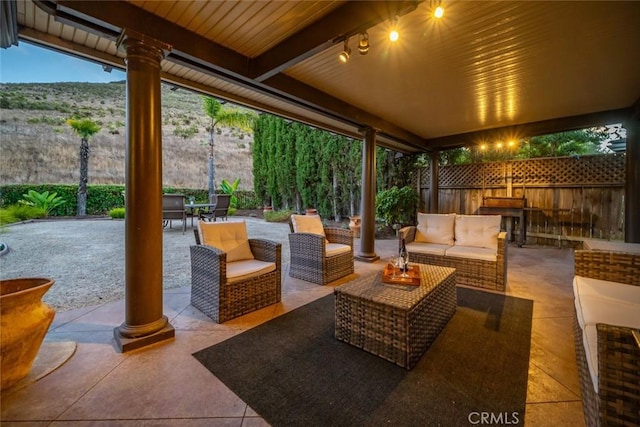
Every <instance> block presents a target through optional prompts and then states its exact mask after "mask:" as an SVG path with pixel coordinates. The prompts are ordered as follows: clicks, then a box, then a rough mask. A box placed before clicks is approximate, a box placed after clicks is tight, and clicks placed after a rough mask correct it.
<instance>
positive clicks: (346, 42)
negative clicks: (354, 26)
mask: <svg viewBox="0 0 640 427" xmlns="http://www.w3.org/2000/svg"><path fill="white" fill-rule="evenodd" d="M349 56H351V49H350V48H349V39H348V38H347V39H345V40H344V48H343V49H342V52H340V55H338V59H339V60H340V62H342V63H345V62H347V61H348V60H349Z"/></svg>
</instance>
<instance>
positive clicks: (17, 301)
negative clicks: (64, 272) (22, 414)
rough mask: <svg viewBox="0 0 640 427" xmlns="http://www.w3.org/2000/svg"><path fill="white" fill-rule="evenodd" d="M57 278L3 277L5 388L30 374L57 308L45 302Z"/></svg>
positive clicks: (0, 360) (0, 344)
mask: <svg viewBox="0 0 640 427" xmlns="http://www.w3.org/2000/svg"><path fill="white" fill-rule="evenodd" d="M53 283H54V281H53V280H51V279H44V278H21V279H8V280H0V371H1V372H2V381H1V382H2V390H4V389H6V388H9V387H11V386H12V385H14V384H16V383H17V382H18V381H20V380H21V379H23V378H24V377H26V376H27V375H28V374H29V370H30V369H31V365H33V361H34V360H35V358H36V356H37V355H38V351H39V350H40V345H41V344H42V341H43V340H44V336H45V335H46V333H47V330H48V329H49V326H50V325H51V322H52V321H53V317H54V316H55V310H54V309H53V308H51V307H49V306H48V305H47V304H45V303H43V302H42V296H43V295H44V294H45V293H46V292H47V291H48V290H49V288H50V287H51V286H52V285H53Z"/></svg>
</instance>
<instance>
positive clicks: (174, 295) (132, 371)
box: [1, 218, 583, 426]
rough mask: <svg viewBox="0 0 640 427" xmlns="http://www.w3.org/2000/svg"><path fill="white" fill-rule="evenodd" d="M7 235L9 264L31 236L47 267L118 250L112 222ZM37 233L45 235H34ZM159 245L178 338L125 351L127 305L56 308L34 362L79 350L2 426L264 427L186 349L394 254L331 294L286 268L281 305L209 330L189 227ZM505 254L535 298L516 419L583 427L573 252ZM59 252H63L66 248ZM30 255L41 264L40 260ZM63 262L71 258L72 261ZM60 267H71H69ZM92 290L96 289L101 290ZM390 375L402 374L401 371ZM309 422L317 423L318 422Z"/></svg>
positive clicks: (274, 230) (8, 408) (261, 229)
mask: <svg viewBox="0 0 640 427" xmlns="http://www.w3.org/2000/svg"><path fill="white" fill-rule="evenodd" d="M241 219H245V220H246V221H247V224H248V227H249V234H250V235H261V236H264V237H265V238H271V239H275V240H278V241H281V242H282V243H283V246H284V248H283V252H284V253H285V254H286V253H287V251H288V242H287V238H286V235H287V233H288V226H287V225H286V224H273V223H266V222H264V221H262V220H257V219H251V218H232V219H231V220H234V221H237V220H241ZM70 230H72V232H71V231H70ZM8 233H9V234H10V235H11V241H12V242H14V243H13V244H12V246H13V250H14V252H13V254H12V255H13V256H18V255H19V253H21V252H23V251H26V250H27V249H28V248H29V247H30V245H34V244H36V243H35V241H36V240H38V242H39V243H37V244H38V245H39V247H41V248H42V251H41V254H42V255H38V256H34V257H32V261H34V262H40V263H42V264H46V261H45V260H44V258H46V257H47V256H46V254H47V253H48V251H47V250H46V246H48V245H51V244H56V242H60V239H59V238H58V237H57V236H58V235H59V234H66V235H67V236H68V240H67V244H68V245H69V246H74V245H77V241H78V240H82V239H86V234H87V233H98V234H99V235H101V236H110V237H109V239H108V240H109V241H116V242H117V241H123V240H124V224H123V223H122V222H121V221H110V220H82V221H78V220H54V221H44V222H34V223H27V224H19V225H14V226H11V227H9V230H8ZM41 233H43V234H44V236H48V237H44V236H43V237H41V238H40V239H35V238H34V237H35V236H37V235H42V234H41ZM71 234H73V237H72V236H71ZM83 236H84V237H83ZM163 240H164V244H165V246H168V247H171V248H173V251H172V254H171V255H167V259H166V262H169V263H171V264H173V265H174V266H175V269H174V270H176V271H166V275H168V276H170V277H171V280H167V283H169V282H171V283H176V284H177V283H184V284H185V285H183V286H178V287H174V288H171V289H166V290H164V291H163V301H164V304H163V307H164V313H166V315H167V317H168V318H169V321H170V322H171V324H172V325H174V327H175V328H176V338H175V340H171V341H166V342H164V343H159V344H157V345H154V346H150V347H148V348H146V349H141V350H137V351H133V352H130V353H125V354H122V353H119V352H117V351H116V346H115V343H114V341H113V328H114V327H116V326H117V325H118V324H119V323H120V322H121V321H122V318H123V316H124V311H125V302H124V300H122V299H118V300H115V301H108V302H106V303H103V304H98V305H91V306H88V307H85V308H79V309H73V310H60V311H58V313H57V314H56V318H55V320H54V324H53V326H52V328H51V330H50V332H49V334H48V335H47V338H46V341H45V344H44V347H43V350H42V354H43V356H51V355H52V354H54V355H55V353H56V351H60V350H56V347H55V346H56V345H64V344H65V343H69V342H75V343H76V344H77V349H76V352H75V354H73V356H72V357H71V358H70V359H69V360H68V361H67V362H66V363H65V364H63V365H62V366H60V367H59V368H58V369H57V370H55V371H53V372H52V373H50V374H48V375H47V376H45V377H44V378H42V379H39V380H37V381H35V382H34V379H35V378H36V377H30V378H29V379H28V381H26V382H25V383H24V385H25V386H23V387H21V388H18V389H17V390H13V391H11V390H10V391H9V393H3V395H2V414H1V420H2V424H3V425H4V424H7V425H11V424H12V423H19V422H30V423H34V424H35V423H38V424H39V423H42V424H48V423H50V422H54V424H55V423H61V424H65V425H74V424H75V423H77V424H78V425H82V424H83V423H104V424H109V425H123V426H126V425H134V424H135V425H139V424H140V423H141V422H143V423H152V424H154V425H206V426H210V425H237V426H240V425H243V426H245V425H268V423H267V422H266V421H265V420H263V419H262V418H261V414H259V413H256V412H255V411H254V410H253V409H252V408H251V407H249V406H247V404H246V402H244V401H243V400H242V399H241V398H240V397H239V396H238V395H236V394H235V393H234V392H233V391H232V390H231V389H230V388H229V386H227V385H225V383H223V382H222V381H221V380H220V379H218V378H217V377H216V376H214V375H212V374H211V373H210V372H209V371H208V370H207V369H206V368H205V367H204V366H203V365H202V364H201V363H200V362H198V361H197V360H196V359H195V358H194V357H193V356H192V353H194V352H197V351H199V350H201V349H204V348H207V347H209V346H212V345H215V344H217V343H220V342H222V341H224V340H227V339H229V338H232V337H237V336H238V335H239V334H241V333H243V332H245V331H247V330H249V329H252V328H255V327H256V326H258V325H260V324H263V323H264V322H267V321H269V320H271V319H274V318H276V317H279V316H282V315H283V314H285V313H288V312H291V311H292V310H294V309H296V308H299V307H301V306H303V305H306V304H308V303H310V302H313V301H316V300H318V299H320V298H322V297H324V296H326V295H330V294H331V293H332V292H333V290H334V289H335V287H336V286H339V285H340V284H343V283H345V282H346V281H349V280H353V279H354V278H358V277H362V276H365V275H367V274H369V273H371V272H372V271H379V270H381V269H382V268H383V266H384V264H385V263H386V262H387V260H388V259H389V257H390V256H392V255H395V254H396V250H397V242H396V241H395V240H393V239H389V240H376V241H375V249H376V252H377V253H378V254H380V257H381V260H379V261H377V262H374V263H366V262H356V263H355V273H354V274H352V275H350V276H348V277H346V278H345V279H344V280H342V281H337V282H335V283H332V284H330V285H329V286H318V285H315V284H312V283H309V282H305V281H302V280H298V279H294V278H291V277H289V275H288V274H287V268H288V267H286V266H283V267H284V270H285V271H284V274H283V285H282V286H283V287H282V303H280V304H276V305H274V306H270V307H267V308H264V309H262V310H259V311H256V312H253V313H251V314H248V315H245V316H242V317H240V318H237V319H234V320H231V321H228V322H225V323H223V324H216V323H214V322H212V321H211V319H209V318H207V317H206V316H204V315H203V314H202V313H200V312H199V311H198V310H196V309H194V308H193V307H192V306H190V305H189V299H190V287H189V286H188V283H189V280H190V276H189V269H188V264H189V263H188V259H183V258H184V257H183V256H182V253H184V254H188V246H189V245H191V244H193V235H192V234H191V229H190V228H189V230H188V233H186V234H182V230H181V229H180V228H179V227H178V228H174V229H172V230H167V231H165V232H164V239H163ZM512 248H513V249H517V250H512V251H511V252H510V258H509V271H508V275H509V286H508V289H507V292H506V294H507V295H509V296H514V297H520V298H525V299H530V300H533V319H532V329H531V350H530V356H529V357H530V358H529V374H528V377H529V378H528V383H527V391H526V396H527V397H526V402H527V404H526V416H525V419H524V423H525V425H527V426H535V425H557V426H560V425H571V426H579V425H582V424H583V421H582V419H583V418H582V405H581V403H580V387H579V384H578V376H577V371H576V363H575V354H574V349H573V338H572V310H573V294H572V288H571V278H572V275H573V255H572V251H571V250H570V249H558V248H549V247H535V246H528V247H526V248H521V249H518V248H516V246H515V244H514V245H512ZM115 250H117V249H115V247H114V245H108V246H107V245H96V246H95V247H92V248H90V249H82V251H83V252H84V253H85V255H86V256H88V257H94V256H95V257H97V256H103V257H104V256H109V254H107V253H104V252H105V251H107V252H109V251H115ZM87 251H91V253H87ZM68 252H69V253H71V249H70V250H69V251H68ZM10 255H11V254H10ZM39 256H42V257H43V259H42V260H39V258H38V257H39ZM110 256H112V257H113V256H116V254H111V255H110ZM116 258H117V256H116ZM285 259H286V258H285ZM6 260H7V258H5V259H3V260H2V262H3V263H4V262H5V261H6ZM9 261H10V259H9ZM69 262H71V263H72V262H73V261H72V260H71V259H69ZM119 262H120V264H119V267H117V266H116V268H115V270H117V271H115V272H106V271H104V272H103V271H102V268H103V267H97V268H95V270H94V271H93V272H92V277H105V279H104V280H108V279H107V276H112V275H114V274H115V275H116V276H117V275H119V274H122V268H123V266H122V265H121V263H122V258H121V261H119ZM13 263H15V261H13ZM116 264H118V263H116ZM182 264H184V265H182ZM183 267H186V268H183ZM7 268H11V267H9V266H7ZM67 268H68V269H73V266H72V265H69V266H68V267H67ZM70 280H78V279H73V278H72V277H66V278H64V280H60V283H59V284H58V285H57V286H60V287H63V288H62V289H60V291H62V292H71V293H74V292H75V291H73V290H71V289H67V290H65V288H64V287H65V281H66V282H67V285H68V286H72V287H75V286H74V285H75V284H74V283H69V281H70ZM55 286H56V285H54V287H55ZM95 286H97V287H98V288H99V287H100V286H99V282H96V283H95ZM53 291H54V289H52V291H50V292H53ZM45 300H46V298H45ZM344 345H345V346H347V345H346V344H344ZM384 363H388V362H386V361H384ZM52 366H55V365H52ZM389 366H390V367H391V366H393V365H392V364H389ZM395 369H398V370H402V368H399V367H395ZM514 374H516V373H514ZM265 386H266V385H265ZM467 415H468V414H462V415H461V416H464V417H466V416H467ZM316 422H318V423H321V422H322V420H316ZM520 422H521V423H522V414H520Z"/></svg>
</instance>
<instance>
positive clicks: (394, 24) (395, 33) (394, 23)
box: [389, 18, 400, 43]
mask: <svg viewBox="0 0 640 427" xmlns="http://www.w3.org/2000/svg"><path fill="white" fill-rule="evenodd" d="M397 25H398V19H397V18H394V19H393V21H392V22H391V32H389V40H391V41H392V42H394V43H395V42H397V41H398V39H399V38H400V35H399V34H398V30H397Z"/></svg>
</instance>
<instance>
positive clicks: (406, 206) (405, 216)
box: [376, 185, 418, 225]
mask: <svg viewBox="0 0 640 427" xmlns="http://www.w3.org/2000/svg"><path fill="white" fill-rule="evenodd" d="M417 209H418V192H417V191H416V190H415V188H413V187H408V186H407V187H402V188H398V187H396V186H395V185H394V186H393V187H391V188H390V189H388V190H384V191H380V192H379V193H378V194H377V195H376V217H377V218H380V219H382V220H383V221H384V222H385V224H387V225H393V224H400V225H406V224H413V223H414V222H415V218H416V212H417Z"/></svg>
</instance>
